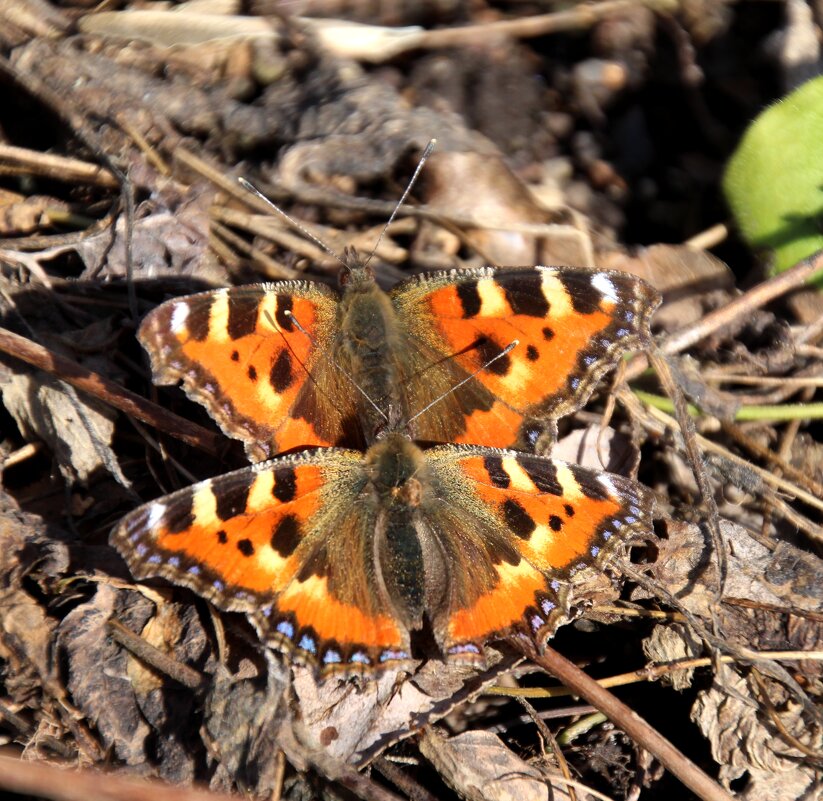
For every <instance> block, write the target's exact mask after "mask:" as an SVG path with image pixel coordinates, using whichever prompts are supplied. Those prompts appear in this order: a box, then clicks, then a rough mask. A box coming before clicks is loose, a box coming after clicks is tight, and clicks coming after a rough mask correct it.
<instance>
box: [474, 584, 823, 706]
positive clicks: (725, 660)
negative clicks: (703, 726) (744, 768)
mask: <svg viewBox="0 0 823 801" xmlns="http://www.w3.org/2000/svg"><path fill="white" fill-rule="evenodd" d="M723 601H724V603H727V604H728V603H729V600H728V599H726V598H724V599H723ZM780 611H782V612H783V613H784V614H789V613H791V614H799V613H798V612H796V611H795V610H793V609H791V610H780ZM755 657H756V658H755ZM746 658H747V660H748V661H749V662H752V663H756V662H758V661H763V662H774V661H782V662H787V661H789V662H804V661H808V662H823V651H754V652H752V653H750V654H748V655H747V657H746ZM717 661H719V662H720V663H721V664H724V665H737V664H739V663H740V660H739V659H738V658H737V657H736V656H728V655H726V656H721V657H720V659H719V660H715V659H713V658H711V657H708V656H694V657H686V658H683V659H675V660H672V661H671V662H660V663H657V664H654V665H648V666H647V667H642V668H638V669H637V670H631V671H629V672H628V673H615V674H614V675H612V676H608V677H607V678H605V679H597V683H598V684H599V685H600V686H601V687H603V688H604V689H607V690H610V689H611V688H612V687H625V686H626V685H629V684H637V683H639V682H649V681H657V679H662V678H663V677H664V676H668V675H669V674H671V673H679V672H681V671H685V670H695V669H696V668H704V667H710V666H712V665H714V664H716V662H717ZM483 694H484V695H499V696H503V697H504V698H541V699H544V700H545V699H546V698H566V697H568V696H570V695H576V692H575V691H574V690H572V689H571V688H570V687H565V686H562V687H561V686H558V687H501V686H500V685H497V684H495V685H492V686H491V687H486V689H485V690H483ZM591 709H594V707H591ZM553 711H554V712H556V711H557V710H553ZM580 712H581V708H580V707H569V708H568V709H567V710H566V711H565V712H564V714H563V715H557V717H569V716H570V715H576V714H579V713H580ZM541 714H543V713H541Z"/></svg>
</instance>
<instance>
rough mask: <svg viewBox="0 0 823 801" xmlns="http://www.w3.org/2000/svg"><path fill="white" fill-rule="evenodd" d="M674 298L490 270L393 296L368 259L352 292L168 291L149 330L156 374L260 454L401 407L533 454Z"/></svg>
mask: <svg viewBox="0 0 823 801" xmlns="http://www.w3.org/2000/svg"><path fill="white" fill-rule="evenodd" d="M659 301H660V298H659V296H658V295H657V293H656V292H655V291H654V290H653V289H652V288H651V287H649V286H648V285H647V284H645V283H644V282H642V281H641V280H640V279H638V278H635V277H634V276H630V275H628V274H625V273H615V272H592V271H586V270H580V269H574V268H552V267H530V268H518V269H503V268H488V267H485V268H477V269H474V270H453V271H444V272H435V273H429V274H423V275H419V276H415V277H413V278H410V279H407V280H406V281H403V282H401V283H400V284H398V285H397V286H396V287H394V288H393V289H392V290H391V291H390V292H388V293H386V292H383V291H382V290H381V289H380V288H379V287H378V286H377V284H376V283H375V281H374V278H373V277H372V276H371V274H370V272H369V271H368V270H367V268H365V267H361V266H357V267H356V268H352V269H351V270H350V272H349V274H348V276H347V280H346V282H345V283H344V285H343V286H342V288H341V291H340V292H339V293H338V292H336V291H334V290H333V289H330V288H329V287H326V286H325V285H322V284H315V283H311V282H306V281H284V282H279V283H275V284H261V285H256V286H249V287H239V288H234V289H223V290H216V291H213V292H206V293H201V294H199V295H192V296H190V297H187V298H180V299H176V300H172V301H168V302H167V303H164V304H163V305H161V306H160V307H158V308H157V309H155V310H154V311H153V312H152V313H150V314H149V315H148V316H147V318H146V319H145V320H144V322H143V324H142V326H141V328H140V333H139V336H140V339H141V341H142V342H143V344H144V346H145V347H146V349H147V350H148V352H149V354H150V355H151V359H152V365H153V368H154V378H155V381H156V382H157V383H161V384H170V383H176V382H177V381H180V380H182V382H183V386H184V389H185V390H186V392H187V393H188V394H189V396H190V397H192V398H193V399H195V400H197V401H198V402H200V403H202V404H203V405H205V406H206V408H207V409H208V410H209V412H210V413H211V414H212V416H213V417H214V418H215V419H216V420H217V422H218V423H219V424H220V426H221V427H222V428H223V430H224V431H225V432H226V433H227V434H228V435H229V436H233V437H236V438H238V439H241V440H242V441H243V442H244V444H245V446H246V451H247V453H248V455H249V457H250V458H251V459H252V461H261V460H264V459H267V458H270V457H272V456H273V455H275V454H276V453H278V452H284V451H288V450H292V449H295V448H300V447H310V446H315V445H319V446H345V447H364V446H366V445H368V444H370V443H372V442H374V440H375V437H376V436H377V433H379V431H380V430H381V428H382V429H384V428H385V425H386V416H385V412H386V410H388V409H391V410H393V412H394V414H395V418H396V419H402V420H407V421H412V420H413V422H412V423H411V424H410V426H409V431H408V433H409V434H410V436H411V437H412V438H413V439H415V440H418V441H422V442H427V443H449V442H452V443H467V444H470V443H482V444H484V445H488V446H494V447H516V448H520V449H525V450H533V449H534V448H535V446H536V444H537V442H538V440H539V438H540V436H541V434H542V433H543V432H544V431H545V430H547V428H548V427H550V426H551V424H552V422H553V421H554V420H555V419H557V418H558V417H561V416H563V415H565V414H569V413H570V412H572V411H574V410H575V409H577V408H579V407H580V406H581V405H582V404H583V403H584V402H585V401H586V400H587V399H588V397H589V395H590V394H591V392H592V390H593V388H594V385H595V384H596V382H597V380H598V379H599V378H600V377H601V376H602V375H603V373H604V372H606V371H607V370H608V369H610V368H612V367H613V366H614V364H615V363H616V361H617V360H618V359H619V358H620V356H621V354H622V353H624V352H626V351H627V350H629V349H630V348H632V347H635V346H638V345H640V344H642V343H644V342H646V341H647V340H648V336H649V334H648V321H649V317H650V315H651V313H652V312H653V310H654V308H655V307H656V306H657V304H658V303H659ZM510 345H514V347H513V349H512V350H511V351H510V352H508V353H505V354H504V351H505V350H506V348H507V347H509V346H510ZM435 401H437V402H436V403H433V402H435ZM378 410H382V413H381V411H378Z"/></svg>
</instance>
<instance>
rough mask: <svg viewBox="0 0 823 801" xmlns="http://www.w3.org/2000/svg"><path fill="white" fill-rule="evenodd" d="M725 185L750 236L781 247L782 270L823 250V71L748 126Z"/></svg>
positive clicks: (776, 263)
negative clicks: (819, 75)
mask: <svg viewBox="0 0 823 801" xmlns="http://www.w3.org/2000/svg"><path fill="white" fill-rule="evenodd" d="M723 191H724V193H725V195H726V201H727V203H728V204H729V207H730V208H731V210H732V213H733V214H734V217H735V221H736V222H737V226H738V228H739V229H740V232H741V233H742V235H743V238H744V239H745V240H746V242H747V243H748V244H749V245H750V246H751V247H752V248H755V249H768V250H770V251H772V252H773V270H774V272H782V271H784V270H787V269H788V268H789V267H792V266H793V265H794V264H796V263H797V262H799V261H801V260H802V259H805V258H807V257H808V256H811V255H812V254H813V253H815V252H816V251H818V250H823V77H818V78H813V79H812V80H810V81H807V82H806V83H804V84H803V85H802V86H800V87H798V88H797V89H795V90H794V91H793V92H792V93H791V94H789V95H786V97H784V98H783V99H782V100H779V101H778V102H777V103H775V104H774V105H773V106H770V107H769V108H767V109H766V110H765V111H764V112H763V113H762V114H760V116H759V117H757V119H755V121H754V122H753V123H752V124H751V125H750V126H749V127H748V128H747V129H746V132H745V133H744V135H743V139H742V140H741V142H740V144H739V145H738V148H737V150H736V151H735V152H734V155H732V157H731V159H730V161H729V163H728V166H727V167H726V173H725V175H724V176H723Z"/></svg>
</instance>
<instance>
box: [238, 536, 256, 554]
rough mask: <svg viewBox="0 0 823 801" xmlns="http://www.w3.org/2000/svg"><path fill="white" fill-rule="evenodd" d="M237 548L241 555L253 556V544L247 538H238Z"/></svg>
mask: <svg viewBox="0 0 823 801" xmlns="http://www.w3.org/2000/svg"><path fill="white" fill-rule="evenodd" d="M237 550H238V551H240V553H242V554H243V556H254V545H253V544H252V541H251V540H249V539H242V540H238V541H237Z"/></svg>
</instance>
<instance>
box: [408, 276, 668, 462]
mask: <svg viewBox="0 0 823 801" xmlns="http://www.w3.org/2000/svg"><path fill="white" fill-rule="evenodd" d="M392 298H393V300H394V303H395V306H396V307H397V309H398V316H399V318H400V320H401V322H402V325H403V327H404V328H405V330H406V331H408V336H409V339H410V342H411V344H410V347H409V350H410V351H412V352H415V353H416V354H417V355H416V356H415V357H413V358H412V364H413V369H411V370H409V371H408V374H407V377H406V381H405V383H404V385H403V389H402V391H403V392H404V393H406V394H407V396H408V397H409V398H410V399H411V400H410V403H409V406H410V407H411V408H410V409H409V411H410V412H411V413H414V406H415V404H418V405H417V410H418V411H419V410H420V409H423V408H425V407H426V405H427V401H428V400H430V399H431V397H430V396H432V395H433V392H432V389H431V387H432V386H433V385H434V386H436V388H437V389H438V390H442V389H443V387H444V386H445V385H446V384H449V383H451V386H452V388H454V392H453V395H454V397H453V398H448V397H447V398H444V400H443V401H441V402H439V403H438V404H437V405H436V406H434V407H432V408H431V410H430V411H427V412H426V413H424V414H423V415H421V416H420V418H419V419H417V420H416V421H415V435H416V436H417V437H419V438H420V439H422V440H426V441H437V442H442V441H450V442H457V443H473V444H482V445H489V446H504V447H505V446H514V445H516V446H518V447H520V448H530V447H533V445H534V442H530V441H529V439H530V437H529V435H528V434H529V432H528V430H526V429H525V428H524V426H528V424H529V423H530V421H534V420H541V419H542V420H553V419H556V418H558V417H561V416H563V415H566V414H569V413H570V412H572V411H574V410H576V409H577V408H579V407H580V406H581V405H582V404H583V403H585V401H586V400H587V399H588V397H589V395H590V394H591V392H592V389H593V387H594V384H595V382H596V381H597V380H598V379H599V378H600V377H601V376H602V375H603V373H604V372H606V371H607V370H609V369H611V368H613V367H614V366H615V365H616V363H617V361H618V360H619V359H620V357H621V355H622V354H623V353H625V352H626V351H628V350H630V349H631V348H635V347H638V346H639V345H641V344H643V343H648V341H649V318H650V316H651V314H652V312H653V311H654V309H655V308H656V306H657V305H658V303H659V302H660V299H659V296H658V295H657V293H656V292H655V291H654V290H653V289H652V288H651V287H649V286H648V285H647V284H645V283H644V282H643V281H641V280H640V279H638V278H636V277H634V276H631V275H629V274H627V273H618V272H593V271H587V270H581V269H574V268H551V267H535V268H523V269H504V268H499V269H496V268H480V269H476V270H462V271H453V272H450V273H433V274H430V275H424V276H420V277H417V278H414V279H411V280H409V281H406V282H404V283H403V284H401V285H399V286H398V287H396V288H395V290H393V292H392ZM513 342H517V345H516V346H515V347H514V348H513V349H512V350H511V351H510V352H509V353H506V354H505V355H503V356H500V354H501V353H502V351H503V350H504V349H505V348H506V347H507V346H508V345H510V344H511V343H513ZM496 357H498V358H496ZM474 374H476V375H474ZM471 375H474V378H472V379H471V380H470V381H468V382H466V383H462V382H463V380H464V379H465V378H466V377H467V376H471Z"/></svg>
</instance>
